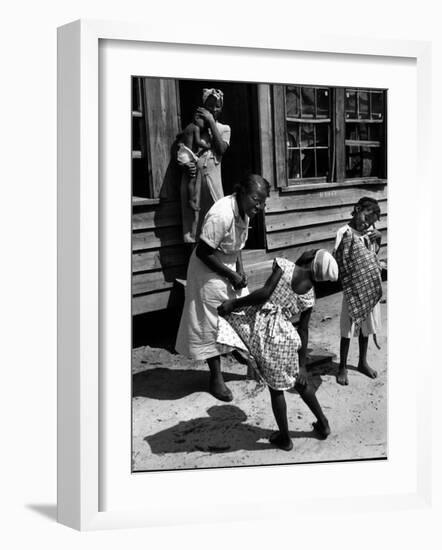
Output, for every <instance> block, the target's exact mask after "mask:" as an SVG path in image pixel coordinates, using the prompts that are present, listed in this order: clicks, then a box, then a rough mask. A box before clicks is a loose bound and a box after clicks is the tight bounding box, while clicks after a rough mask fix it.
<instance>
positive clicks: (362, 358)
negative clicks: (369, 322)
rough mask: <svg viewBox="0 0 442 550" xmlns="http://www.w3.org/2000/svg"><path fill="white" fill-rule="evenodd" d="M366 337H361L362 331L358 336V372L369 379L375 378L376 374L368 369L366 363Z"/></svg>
mask: <svg viewBox="0 0 442 550" xmlns="http://www.w3.org/2000/svg"><path fill="white" fill-rule="evenodd" d="M367 350H368V336H363V334H362V331H361V332H360V334H359V363H358V371H359V372H361V373H362V374H365V376H368V377H369V378H376V377H377V375H378V373H377V372H376V371H375V370H374V369H373V368H371V367H370V365H369V364H368V362H367Z"/></svg>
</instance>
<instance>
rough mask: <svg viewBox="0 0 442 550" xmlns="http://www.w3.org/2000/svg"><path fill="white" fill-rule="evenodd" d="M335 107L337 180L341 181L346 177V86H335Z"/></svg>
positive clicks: (335, 171) (335, 174) (335, 170)
mask: <svg viewBox="0 0 442 550" xmlns="http://www.w3.org/2000/svg"><path fill="white" fill-rule="evenodd" d="M334 94H335V108H334V113H333V114H334V126H335V138H334V144H335V159H334V161H335V167H334V168H335V169H334V174H333V176H335V178H334V179H335V181H337V182H341V181H344V179H345V144H344V138H345V91H344V88H335V90H334Z"/></svg>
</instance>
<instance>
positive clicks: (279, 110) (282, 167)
mask: <svg viewBox="0 0 442 550" xmlns="http://www.w3.org/2000/svg"><path fill="white" fill-rule="evenodd" d="M285 110H286V109H285V90H284V86H276V85H273V127H274V140H275V171H276V185H277V186H278V187H285V186H287V182H288V179H287V163H286V146H287V138H286V120H285Z"/></svg>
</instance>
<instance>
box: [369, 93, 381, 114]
mask: <svg viewBox="0 0 442 550" xmlns="http://www.w3.org/2000/svg"><path fill="white" fill-rule="evenodd" d="M383 112H384V94H383V92H372V93H371V116H372V118H374V119H376V118H378V119H379V118H382V117H383Z"/></svg>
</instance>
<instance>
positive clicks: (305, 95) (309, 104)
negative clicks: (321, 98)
mask: <svg viewBox="0 0 442 550" xmlns="http://www.w3.org/2000/svg"><path fill="white" fill-rule="evenodd" d="M314 114H315V94H314V89H313V88H306V87H304V86H303V87H302V88H301V116H302V117H306V118H313V116H314Z"/></svg>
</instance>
